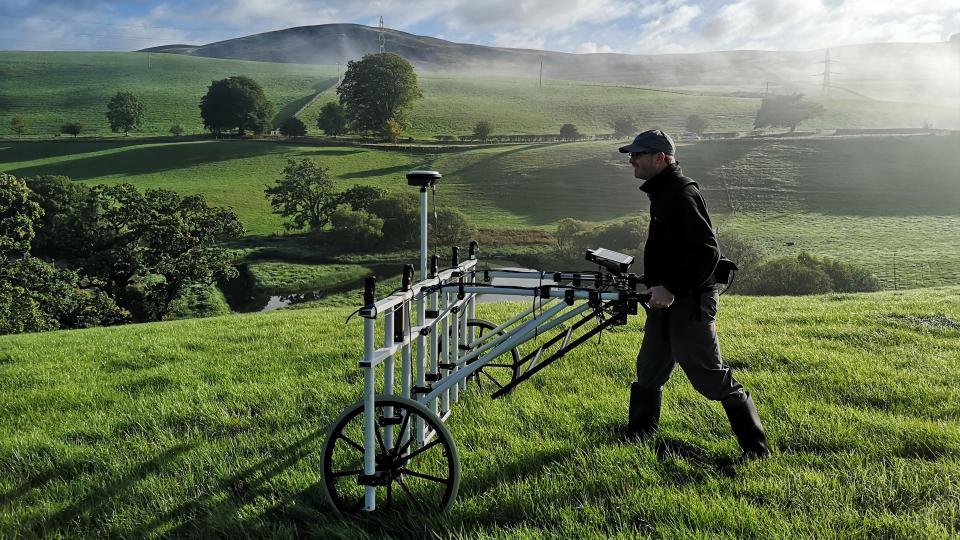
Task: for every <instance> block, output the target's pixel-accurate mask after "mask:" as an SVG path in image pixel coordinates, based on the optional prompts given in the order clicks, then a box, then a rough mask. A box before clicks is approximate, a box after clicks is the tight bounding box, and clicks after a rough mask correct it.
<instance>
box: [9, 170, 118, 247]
mask: <svg viewBox="0 0 960 540" xmlns="http://www.w3.org/2000/svg"><path fill="white" fill-rule="evenodd" d="M26 183H27V186H28V187H29V188H30V191H31V195H30V197H31V199H32V200H33V201H34V202H36V203H37V204H38V205H39V206H40V208H41V209H42V210H43V216H42V217H40V218H38V219H36V220H35V221H34V224H35V229H36V236H35V237H34V239H33V244H32V247H31V248H30V252H31V253H32V254H33V255H34V256H37V257H42V258H45V259H55V260H57V261H61V260H63V259H67V260H77V259H82V258H84V257H86V256H87V255H88V252H89V249H90V247H91V246H93V245H95V244H96V242H97V239H96V238H95V237H94V236H93V233H94V229H95V227H96V225H95V224H96V219H97V213H98V212H100V211H101V210H103V209H102V208H100V207H99V206H98V201H97V199H96V198H95V197H93V194H92V192H91V191H90V188H89V187H87V186H86V185H84V184H80V183H77V182H72V181H71V180H70V179H69V178H67V177H66V176H53V175H44V176H35V177H32V178H27V179H26Z"/></svg>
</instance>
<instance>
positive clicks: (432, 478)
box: [400, 467, 450, 485]
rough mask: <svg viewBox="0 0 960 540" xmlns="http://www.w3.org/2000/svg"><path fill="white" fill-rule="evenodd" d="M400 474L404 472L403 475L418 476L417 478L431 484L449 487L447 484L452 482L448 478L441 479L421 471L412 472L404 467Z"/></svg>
mask: <svg viewBox="0 0 960 540" xmlns="http://www.w3.org/2000/svg"><path fill="white" fill-rule="evenodd" d="M400 472H402V473H403V474H409V475H410V476H416V477H417V478H423V479H424V480H430V481H431V482H437V483H439V484H443V485H447V483H449V482H450V480H449V479H447V478H440V477H439V476H432V475H429V474H426V473H422V472H419V471H412V470H410V469H408V468H406V467H402V468H401V469H400Z"/></svg>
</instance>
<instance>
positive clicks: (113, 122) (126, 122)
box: [107, 92, 144, 135]
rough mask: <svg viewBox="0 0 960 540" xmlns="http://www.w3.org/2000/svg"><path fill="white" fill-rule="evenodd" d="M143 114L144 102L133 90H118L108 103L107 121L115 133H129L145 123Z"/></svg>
mask: <svg viewBox="0 0 960 540" xmlns="http://www.w3.org/2000/svg"><path fill="white" fill-rule="evenodd" d="M143 114H144V107H143V102H142V101H140V98H138V97H137V96H135V95H134V94H133V92H117V93H116V94H115V95H114V96H113V97H112V98H110V101H109V103H107V121H109V122H110V129H111V130H112V131H113V132H114V133H119V132H121V131H122V132H123V134H124V135H129V134H130V131H132V130H134V129H137V128H138V127H140V125H141V124H143Z"/></svg>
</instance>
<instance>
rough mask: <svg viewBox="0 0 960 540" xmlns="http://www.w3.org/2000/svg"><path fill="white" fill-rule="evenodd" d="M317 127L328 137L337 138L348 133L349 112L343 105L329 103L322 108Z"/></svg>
mask: <svg viewBox="0 0 960 540" xmlns="http://www.w3.org/2000/svg"><path fill="white" fill-rule="evenodd" d="M317 127H318V128H320V130H321V131H323V132H324V133H326V134H327V135H332V136H334V137H336V136H337V135H343V134H344V133H346V132H347V111H346V109H344V108H343V105H341V104H339V103H336V102H334V101H330V102H327V104H326V105H324V106H323V107H321V108H320V116H317Z"/></svg>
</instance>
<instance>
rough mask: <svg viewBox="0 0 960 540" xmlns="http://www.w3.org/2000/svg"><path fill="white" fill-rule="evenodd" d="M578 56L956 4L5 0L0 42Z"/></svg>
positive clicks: (896, 26)
mask: <svg viewBox="0 0 960 540" xmlns="http://www.w3.org/2000/svg"><path fill="white" fill-rule="evenodd" d="M381 16H382V17H383V20H384V25H385V26H387V27H388V28H393V29H397V30H402V31H405V32H409V33H412V34H419V35H427V36H434V37H438V38H441V39H447V40H450V41H455V42H459V43H476V44H480V45H492V46H499V47H520V48H532V49H546V50H554V51H563V52H573V53H595V52H617V53H631V54H663V53H678V52H679V53H682V52H704V51H722V50H742V49H761V50H811V49H820V48H826V47H835V46H840V45H850V44H856V43H878V42H935V41H945V40H947V39H949V37H950V36H951V35H952V34H955V33H958V32H960V0H909V1H905V0H698V1H694V0H649V1H629V0H489V1H481V0H373V1H368V2H362V1H355V0H326V1H323V0H205V1H203V2H193V1H187V0H170V1H146V0H131V1H127V2H109V1H98V0H0V27H2V28H3V29H4V30H3V32H0V50H64V51H69V50H85V51H129V50H137V49H142V48H146V47H152V46H156V45H167V44H173V43H186V44H193V45H202V44H206V43H212V42H215V41H220V40H224V39H230V38H234V37H241V36H246V35H250V34H255V33H260V32H266V31H271V30H280V29H284V28H290V27H294V26H306V25H315V24H327V23H358V24H366V25H369V26H376V25H377V24H378V23H379V18H380V17H381Z"/></svg>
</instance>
